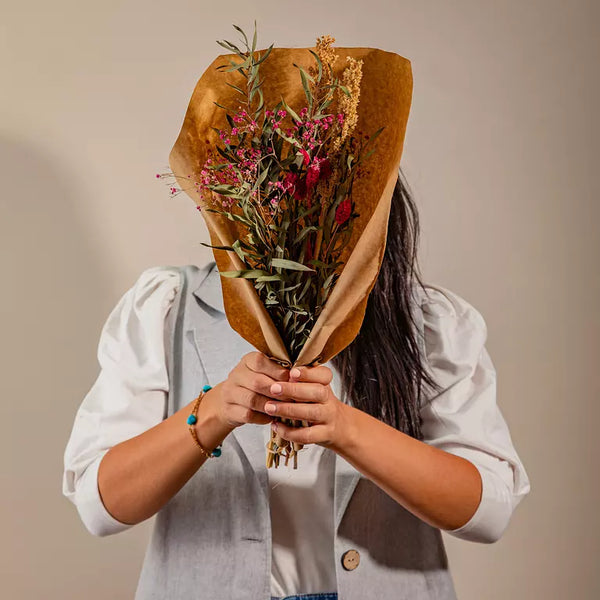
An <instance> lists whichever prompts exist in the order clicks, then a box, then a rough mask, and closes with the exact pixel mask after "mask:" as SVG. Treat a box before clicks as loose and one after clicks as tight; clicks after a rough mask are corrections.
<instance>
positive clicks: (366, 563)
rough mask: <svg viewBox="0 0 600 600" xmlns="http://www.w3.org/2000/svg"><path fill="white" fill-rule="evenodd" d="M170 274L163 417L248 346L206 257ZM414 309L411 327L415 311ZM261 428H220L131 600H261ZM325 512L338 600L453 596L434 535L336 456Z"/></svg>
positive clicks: (266, 535)
mask: <svg viewBox="0 0 600 600" xmlns="http://www.w3.org/2000/svg"><path fill="white" fill-rule="evenodd" d="M177 268H178V269H179V271H180V275H181V284H180V287H179V291H178V293H177V295H176V297H175V300H174V303H173V307H172V309H171V311H170V312H169V315H168V317H167V322H166V327H165V343H166V348H167V357H166V360H167V366H168V371H169V381H170V391H169V395H168V400H167V403H166V405H165V412H164V417H165V418H167V417H169V416H171V415H172V414H173V413H174V412H176V411H178V410H179V409H180V408H181V407H183V406H184V405H186V404H188V403H189V402H190V401H191V400H193V399H194V398H195V397H196V396H197V395H198V393H199V392H200V390H201V388H202V386H203V385H204V384H206V383H208V384H209V385H213V386H214V385H216V384H217V383H219V382H220V381H223V380H224V379H226V378H227V376H228V374H229V372H230V371H231V369H233V367H234V366H235V365H236V364H237V363H238V362H239V361H240V359H241V357H242V356H243V355H244V354H246V353H247V352H251V351H254V350H255V348H254V347H253V346H252V345H251V344H250V343H249V342H247V341H246V340H245V339H244V338H242V337H241V336H240V335H239V334H238V333H237V332H236V331H235V330H234V329H232V327H231V326H230V325H229V322H228V321H227V318H226V316H225V313H224V310H223V304H222V297H221V282H220V275H219V273H218V270H217V268H216V264H215V263H214V261H212V262H209V263H208V264H206V265H204V266H201V267H199V266H196V265H185V266H181V267H177ZM416 308H417V310H415V317H416V319H417V323H420V326H421V331H422V312H421V310H420V308H419V307H418V306H417V307H416ZM326 364H327V366H329V367H330V368H331V369H332V371H333V374H334V380H333V381H332V383H331V386H332V389H333V391H334V393H336V395H337V396H338V397H339V398H341V396H340V395H339V390H340V386H339V376H338V374H337V372H336V370H335V369H334V368H333V367H332V366H331V365H330V364H329V363H326ZM263 427H268V425H255V424H245V425H243V426H241V427H238V428H236V429H235V430H234V431H233V432H231V433H230V434H229V435H228V436H227V437H226V438H225V440H224V441H223V444H222V449H223V452H222V455H221V456H220V457H218V458H211V459H209V460H207V461H206V462H205V463H204V464H203V465H202V467H200V469H198V471H197V472H196V473H195V474H194V475H193V476H192V477H191V478H190V479H189V481H188V482H187V483H186V484H185V485H184V486H183V487H182V488H181V489H180V490H179V492H178V493H177V494H175V496H173V497H172V498H171V499H170V500H169V502H167V503H166V504H165V505H164V506H163V507H162V509H161V510H160V511H159V512H158V513H157V514H156V516H155V520H154V527H153V530H152V535H151V539H150V542H149V544H148V547H147V549H146V553H145V556H144V561H143V565H142V569H141V573H140V577H139V581H138V586H137V590H136V595H135V599H136V600H269V599H270V597H271V594H270V578H271V552H272V549H271V517H270V508H269V487H268V485H269V481H268V473H267V467H266V465H265V456H266V455H265V452H266V450H265V444H264V438H263V429H262V428H263ZM325 452H330V450H329V449H325ZM300 458H301V456H300V457H299V459H300ZM279 468H290V467H285V466H283V465H281V466H280V467H279ZM298 468H302V464H301V460H299V465H298ZM334 511H335V517H334V529H335V531H334V535H335V540H334V548H335V556H334V557H332V560H333V561H334V562H335V570H336V578H337V592H338V597H339V600H366V599H370V598H373V599H376V600H456V594H455V590H454V585H453V581H452V578H451V575H450V572H449V570H448V561H447V556H446V552H445V548H444V544H443V540H442V536H441V532H440V530H439V529H437V528H434V527H432V526H430V525H428V524H427V523H425V522H424V521H422V520H420V519H419V518H417V517H416V516H414V515H413V514H412V513H410V512H409V511H407V510H406V509H405V508H403V507H402V506H401V505H400V504H398V503H397V502H395V501H394V500H393V499H392V498H391V497H390V496H388V495H387V494H386V493H385V492H384V491H383V490H381V489H380V488H379V487H378V486H377V485H375V484H374V483H373V482H371V481H370V480H369V479H367V478H366V477H365V476H364V475H362V474H361V473H360V472H359V471H358V470H357V469H355V468H354V467H353V466H352V465H350V463H348V462H347V461H346V460H345V459H343V458H342V457H341V456H339V455H338V454H336V455H335V487H334ZM350 549H354V550H357V551H358V553H359V559H360V560H359V564H358V566H357V567H356V568H355V569H353V570H346V569H345V568H344V566H343V564H342V556H343V554H344V553H345V552H346V551H348V550H350ZM321 591H323V592H329V591H335V590H321Z"/></svg>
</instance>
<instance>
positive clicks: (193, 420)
mask: <svg viewBox="0 0 600 600" xmlns="http://www.w3.org/2000/svg"><path fill="white" fill-rule="evenodd" d="M197 420H198V419H196V415H190V416H189V417H188V418H187V422H188V425H193V424H194V423H195V422H196V421H197Z"/></svg>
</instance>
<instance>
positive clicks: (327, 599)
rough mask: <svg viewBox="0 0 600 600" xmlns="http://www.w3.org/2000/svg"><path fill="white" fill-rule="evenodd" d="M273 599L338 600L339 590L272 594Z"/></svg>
mask: <svg viewBox="0 0 600 600" xmlns="http://www.w3.org/2000/svg"><path fill="white" fill-rule="evenodd" d="M271 600H338V595H337V592H319V593H316V594H295V595H293V596H281V597H279V596H271Z"/></svg>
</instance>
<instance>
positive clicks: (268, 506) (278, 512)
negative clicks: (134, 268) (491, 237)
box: [63, 172, 530, 600]
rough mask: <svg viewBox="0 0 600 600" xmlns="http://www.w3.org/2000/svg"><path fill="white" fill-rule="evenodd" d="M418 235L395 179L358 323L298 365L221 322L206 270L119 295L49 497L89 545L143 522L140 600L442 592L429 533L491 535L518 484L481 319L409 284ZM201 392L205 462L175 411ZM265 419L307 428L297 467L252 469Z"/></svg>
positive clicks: (185, 410) (289, 433) (409, 203)
mask: <svg viewBox="0 0 600 600" xmlns="http://www.w3.org/2000/svg"><path fill="white" fill-rule="evenodd" d="M418 237H419V221H418V214H417V210H416V207H415V204H414V202H413V199H412V198H411V195H410V193H409V191H408V188H407V185H406V183H405V181H404V179H403V176H402V173H401V172H400V173H399V177H398V180H397V183H396V187H395V191H394V195H393V198H392V204H391V211H390V217H389V225H388V237H387V244H386V249H385V256H384V259H383V263H382V265H381V269H380V273H379V276H378V279H377V282H376V285H375V287H374V288H373V290H372V292H371V294H370V296H369V300H368V305H367V310H366V314H365V318H364V321H363V324H362V328H361V330H360V333H359V335H358V336H357V337H356V339H355V340H354V341H353V342H352V343H351V344H350V345H349V346H348V347H347V348H345V349H344V350H343V351H342V352H341V353H340V354H339V355H337V356H335V357H334V358H333V359H332V360H331V361H330V362H329V363H326V364H325V365H321V366H318V367H312V368H307V367H303V368H301V369H300V370H299V371H300V372H299V376H296V375H298V374H296V373H294V372H292V373H288V371H287V370H285V369H283V368H282V367H280V366H279V365H278V364H277V363H275V362H274V361H271V360H269V359H268V358H267V357H265V356H264V355H262V354H261V353H258V352H256V351H254V350H253V348H252V347H251V346H250V344H248V343H247V342H246V341H245V340H244V339H243V338H241V337H240V336H239V335H237V333H236V332H235V331H233V330H232V328H231V327H230V326H229V324H228V321H227V319H226V318H225V314H224V310H223V300H222V295H221V290H220V281H219V279H220V278H219V274H218V271H217V269H216V267H215V263H214V262H213V263H210V264H208V265H206V266H205V267H203V268H199V267H196V266H194V265H188V266H186V267H154V268H150V269H147V270H146V271H144V272H143V273H142V274H141V276H140V278H139V279H138V281H137V282H136V283H135V285H134V286H133V287H132V288H131V289H130V290H128V291H127V292H126V293H125V294H124V296H123V297H122V298H121V300H120V301H119V303H118V304H117V306H116V307H115V309H114V310H113V311H112V312H111V314H110V315H109V317H108V319H107V322H106V324H105V325H104V328H103V330H102V334H101V339H100V344H99V349H98V358H99V361H100V365H101V371H100V374H99V376H98V379H97V381H96V382H95V383H94V385H93V387H92V389H91V390H90V392H89V393H88V394H87V396H86V397H85V398H84V400H83V402H82V404H81V406H80V408H79V410H78V412H77V416H76V419H75V423H74V426H73V431H72V434H71V437H70V439H69V442H68V444H67V447H66V450H65V456H64V461H65V465H64V474H63V493H64V494H65V496H67V497H68V498H69V499H70V500H71V501H72V502H73V503H74V504H75V505H76V506H77V509H78V511H79V514H80V516H81V519H82V521H83V523H84V525H85V526H86V527H87V529H88V530H89V531H90V532H91V533H92V534H94V535H98V536H106V535H111V534H115V533H118V532H121V531H124V530H126V529H129V528H131V527H133V526H134V525H135V524H137V523H140V522H141V521H144V520H145V519H147V518H149V517H151V516H153V515H155V514H156V521H155V524H154V530H153V534H152V540H151V542H150V544H149V546H148V550H147V552H146V556H145V559H144V565H143V568H142V573H141V576H140V580H139V583H138V588H137V592H136V598H137V599H144V600H145V599H148V598H169V599H170V600H177V599H179V598H181V599H184V598H186V599H187V598H190V597H196V598H207V599H210V600H217V599H220V598H223V599H225V598H227V599H236V600H237V599H243V598H248V599H252V600H256V599H259V598H260V599H261V600H269V598H271V600H273V599H275V598H277V599H279V598H282V597H286V598H288V600H292V599H296V598H303V599H305V600H317V599H319V600H334V599H336V598H338V596H339V598H343V599H344V600H347V599H349V600H353V599H355V598H356V599H358V598H361V599H363V598H405V597H406V598H411V599H412V598H439V599H452V598H456V595H455V591H454V586H453V583H452V579H451V576H450V574H449V571H448V563H447V558H446V553H445V550H444V545H443V541H442V537H441V534H440V530H445V531H446V532H447V533H449V534H451V535H453V536H455V537H458V538H461V539H465V540H469V541H475V542H483V543H491V542H495V541H497V540H498V539H499V538H500V537H501V535H502V534H503V532H504V531H505V530H506V527H507V526H508V523H509V520H510V518H511V515H512V513H513V511H514V509H515V508H516V506H517V505H518V504H519V502H520V501H521V500H522V498H523V497H524V496H525V495H527V494H528V493H529V491H530V484H529V479H528V476H527V474H526V472H525V469H524V467H523V464H522V462H521V461H520V459H519V457H518V455H517V453H516V451H515V448H514V447H513V444H512V441H511V437H510V433H509V430H508V428H507V425H506V422H505V420H504V419H503V416H502V414H501V412H500V409H499V408H498V406H497V404H496V375H495V370H494V367H493V364H492V362H491V359H490V357H489V354H488V352H487V350H486V348H485V340H486V333H487V332H486V324H485V321H484V319H483V317H482V316H481V314H480V313H479V312H478V311H477V310H476V309H475V308H474V307H473V306H472V305H470V304H469V303H468V302H467V301H466V300H464V299H463V298H461V297H460V296H458V295H457V294H455V293H453V292H451V291H449V290H447V289H445V288H442V287H439V286H431V285H427V286H423V284H422V282H421V279H420V277H419V275H418V268H417V266H416V265H417V259H416V248H417V242H418ZM203 385H212V388H211V389H209V390H208V392H207V393H206V394H205V395H204V397H203V399H202V402H201V404H200V408H199V411H198V420H197V423H196V424H195V428H196V433H197V436H198V439H199V440H200V441H201V443H202V446H203V447H204V448H206V449H209V451H210V450H212V449H213V448H215V447H217V446H218V445H220V444H221V445H222V454H221V456H219V457H214V458H212V459H210V460H209V459H207V458H206V457H205V455H204V454H203V453H202V452H200V451H199V449H198V446H197V445H196V443H195V441H194V440H193V439H192V436H190V434H189V432H188V425H187V421H186V420H187V417H188V415H189V414H190V411H191V408H192V405H193V404H194V400H195V397H196V395H197V394H198V391H199V390H200V389H201V388H202V386H203ZM278 386H279V387H278ZM291 398H294V399H295V400H296V402H295V403H292V402H289V400H290V399H291ZM277 401H278V402H277ZM271 404H273V405H274V406H275V410H274V411H272V410H270V409H269V406H270V405H271ZM274 416H290V417H293V418H302V419H306V420H308V421H310V424H311V426H310V427H308V428H297V429H294V428H290V427H285V426H282V425H281V424H280V425H279V432H280V433H281V434H282V436H283V437H285V438H287V439H289V440H295V441H300V442H303V443H306V444H307V445H306V446H305V447H304V448H303V449H302V450H300V456H299V468H298V469H297V470H293V469H291V468H290V467H289V466H288V467H286V466H285V465H283V464H281V465H280V466H279V467H278V468H277V469H275V468H271V469H266V467H265V444H266V442H267V440H268V439H269V437H270V429H269V427H270V426H269V423H271V421H272V420H273V418H274Z"/></svg>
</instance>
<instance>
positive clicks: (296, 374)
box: [290, 367, 300, 377]
mask: <svg viewBox="0 0 600 600" xmlns="http://www.w3.org/2000/svg"><path fill="white" fill-rule="evenodd" d="M290 375H291V376H292V377H300V369H298V368H296V367H294V368H293V369H292V370H291V371H290Z"/></svg>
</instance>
